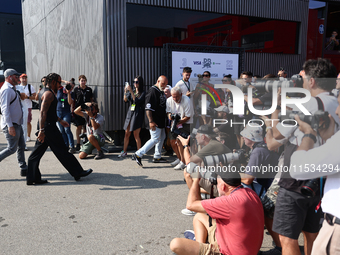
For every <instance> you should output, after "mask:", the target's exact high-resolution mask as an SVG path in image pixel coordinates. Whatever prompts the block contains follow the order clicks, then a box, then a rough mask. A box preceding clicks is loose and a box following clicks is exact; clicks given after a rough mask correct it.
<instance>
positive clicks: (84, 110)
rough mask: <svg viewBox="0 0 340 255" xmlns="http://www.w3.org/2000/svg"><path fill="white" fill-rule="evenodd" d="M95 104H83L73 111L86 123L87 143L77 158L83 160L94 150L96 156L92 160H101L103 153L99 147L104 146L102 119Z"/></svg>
mask: <svg viewBox="0 0 340 255" xmlns="http://www.w3.org/2000/svg"><path fill="white" fill-rule="evenodd" d="M98 112H99V109H98V104H97V103H85V104H82V105H81V106H79V107H78V108H77V109H75V110H74V113H75V114H77V115H78V116H81V117H83V118H84V119H85V121H86V133H87V138H88V142H87V143H85V144H83V145H82V147H81V148H80V153H79V158H80V159H84V158H86V157H87V155H89V154H91V153H92V151H93V150H94V149H95V148H96V149H97V151H98V152H97V155H96V156H95V157H94V159H102V158H103V157H104V153H103V151H102V149H101V147H103V146H104V144H105V137H104V134H103V130H102V128H103V126H104V117H103V116H102V115H100V114H99V113H98Z"/></svg>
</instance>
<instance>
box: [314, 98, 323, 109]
mask: <svg viewBox="0 0 340 255" xmlns="http://www.w3.org/2000/svg"><path fill="white" fill-rule="evenodd" d="M315 99H316V101H317V103H318V110H321V111H325V106H324V105H323V102H322V100H321V98H320V97H315Z"/></svg>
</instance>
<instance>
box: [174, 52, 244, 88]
mask: <svg viewBox="0 0 340 255" xmlns="http://www.w3.org/2000/svg"><path fill="white" fill-rule="evenodd" d="M238 62H239V54H227V53H203V52H183V51H173V52H172V86H175V85H176V83H177V82H178V81H179V80H181V79H182V73H183V68H184V67H186V66H189V67H191V69H192V73H191V78H196V77H197V75H198V74H203V72H204V71H209V72H210V73H211V83H214V80H215V81H217V80H219V79H216V78H221V79H222V78H223V76H224V75H227V74H231V75H232V78H233V79H237V78H238V73H239V70H238V67H239V65H238Z"/></svg>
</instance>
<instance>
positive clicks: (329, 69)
mask: <svg viewBox="0 0 340 255" xmlns="http://www.w3.org/2000/svg"><path fill="white" fill-rule="evenodd" d="M301 74H302V77H303V88H305V89H307V90H309V91H310V93H311V95H312V98H311V99H310V100H309V101H308V102H307V103H305V104H304V107H305V108H306V109H308V110H309V111H310V112H311V113H312V114H314V113H315V112H317V111H318V110H321V111H328V112H329V113H330V114H331V115H332V116H333V118H334V119H335V118H336V114H335V109H336V108H337V107H338V102H337V99H336V98H335V97H334V96H333V95H332V94H331V93H330V92H331V91H332V89H334V87H335V77H336V74H337V73H336V69H335V67H334V65H333V64H332V63H331V62H330V61H329V60H327V59H321V58H319V59H316V60H312V59H310V60H307V61H306V62H305V63H304V65H303V72H302V73H301ZM307 117H309V116H307ZM337 119H338V118H337ZM337 122H338V124H339V123H340V122H339V120H338V121H337ZM272 132H273V136H274V138H275V139H277V140H281V139H287V140H288V141H287V143H286V144H285V150H284V167H287V168H290V167H291V155H292V154H293V152H294V151H295V150H296V149H297V148H298V147H299V146H300V145H301V141H302V140H303V139H305V137H306V136H305V134H304V133H303V132H302V131H300V130H299V129H298V128H297V127H296V126H293V125H292V126H288V125H282V123H279V124H277V125H276V126H273V128H272ZM307 136H309V137H311V138H312V139H313V140H314V141H315V144H314V147H318V146H320V145H322V144H323V142H324V141H323V139H322V138H321V137H320V136H319V135H317V136H313V135H311V134H309V135H307ZM296 167H298V166H296ZM305 184H306V181H297V180H295V179H293V178H291V176H290V175H289V173H288V172H287V173H286V172H283V173H282V176H281V179H280V181H279V186H280V189H279V193H278V196H277V201H276V205H275V212H274V223H273V230H274V231H275V232H277V233H278V234H279V236H280V241H281V245H282V254H289V255H295V254H300V250H299V244H298V237H299V234H300V232H301V231H302V232H303V234H304V241H305V247H304V249H305V254H306V255H309V254H310V253H311V248H312V245H313V242H314V240H315V238H316V236H317V234H318V232H319V221H320V217H321V210H317V212H316V213H315V210H316V208H318V207H317V206H318V204H319V202H320V192H319V191H318V190H317V191H316V194H315V196H312V197H308V196H306V195H304V194H303V193H302V187H303V186H305ZM288 212H289V213H288Z"/></svg>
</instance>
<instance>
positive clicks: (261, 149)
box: [241, 123, 281, 254]
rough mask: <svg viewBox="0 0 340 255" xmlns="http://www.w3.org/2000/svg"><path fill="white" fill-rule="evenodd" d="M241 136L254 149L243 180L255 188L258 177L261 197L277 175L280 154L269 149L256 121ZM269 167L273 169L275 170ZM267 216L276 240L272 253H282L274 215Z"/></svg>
mask: <svg viewBox="0 0 340 255" xmlns="http://www.w3.org/2000/svg"><path fill="white" fill-rule="evenodd" d="M241 136H243V138H244V144H245V145H246V146H247V147H249V148H250V149H251V150H252V151H251V154H250V157H249V161H248V164H247V166H246V168H245V175H244V177H243V178H242V182H243V183H244V184H246V185H249V186H250V187H252V188H253V189H254V186H253V185H254V184H253V181H254V180H255V178H256V181H257V183H259V184H260V185H262V187H261V190H263V192H261V191H259V192H257V193H258V195H259V196H260V197H261V196H262V195H263V194H264V192H265V190H267V189H268V188H269V186H270V185H271V183H272V182H273V178H274V177H275V175H276V172H275V171H274V170H275V167H276V166H277V164H278V160H279V155H278V154H277V153H276V152H274V151H270V150H268V148H267V145H266V143H265V142H264V140H263V136H262V127H261V126H260V125H258V124H256V123H251V124H250V125H249V124H247V126H246V127H245V128H244V129H243V130H242V131H241ZM269 169H273V171H271V170H269ZM262 171H263V172H262ZM263 188H264V189H263ZM255 189H256V188H255ZM265 216H266V218H265V225H266V227H267V229H268V232H269V233H270V235H271V236H272V238H273V240H274V242H275V248H273V249H272V250H270V252H271V253H270V254H281V243H280V239H279V236H278V234H277V233H275V232H273V231H272V228H271V226H272V223H273V219H272V216H270V215H269V214H268V215H267V214H266V211H265Z"/></svg>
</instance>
